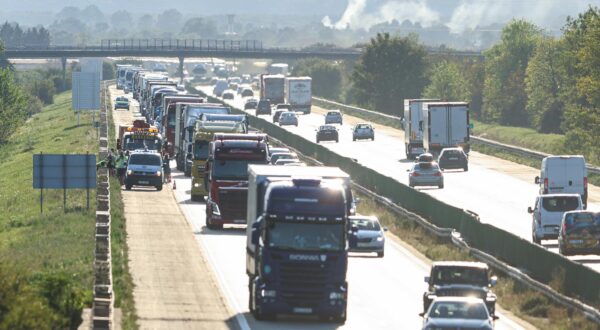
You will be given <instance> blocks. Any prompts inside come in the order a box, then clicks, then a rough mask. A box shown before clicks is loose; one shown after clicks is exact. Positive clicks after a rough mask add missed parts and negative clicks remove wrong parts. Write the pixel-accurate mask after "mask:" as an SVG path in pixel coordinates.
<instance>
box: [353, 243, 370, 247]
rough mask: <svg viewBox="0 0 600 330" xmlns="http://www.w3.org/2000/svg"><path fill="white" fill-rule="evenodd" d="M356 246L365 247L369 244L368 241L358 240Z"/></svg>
mask: <svg viewBox="0 0 600 330" xmlns="http://www.w3.org/2000/svg"><path fill="white" fill-rule="evenodd" d="M356 246H358V247H367V246H369V243H360V242H359V243H356Z"/></svg>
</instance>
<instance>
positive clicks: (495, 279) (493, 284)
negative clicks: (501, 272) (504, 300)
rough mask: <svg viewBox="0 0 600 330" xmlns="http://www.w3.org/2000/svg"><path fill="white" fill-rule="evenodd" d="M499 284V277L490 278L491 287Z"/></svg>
mask: <svg viewBox="0 0 600 330" xmlns="http://www.w3.org/2000/svg"><path fill="white" fill-rule="evenodd" d="M497 283H498V277H497V276H492V277H491V278H490V285H491V286H495V285H496V284H497Z"/></svg>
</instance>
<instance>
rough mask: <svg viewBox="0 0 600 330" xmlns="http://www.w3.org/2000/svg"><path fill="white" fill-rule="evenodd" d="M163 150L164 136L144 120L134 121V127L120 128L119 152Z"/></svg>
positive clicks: (122, 126)
mask: <svg viewBox="0 0 600 330" xmlns="http://www.w3.org/2000/svg"><path fill="white" fill-rule="evenodd" d="M161 148H162V136H161V135H160V134H159V133H158V129H157V128H156V127H154V126H150V124H148V123H146V122H145V121H144V120H139V119H138V120H134V121H133V125H121V126H119V138H118V139H117V149H118V150H123V151H125V150H129V151H133V150H137V149H147V150H154V151H159V152H160V150H161Z"/></svg>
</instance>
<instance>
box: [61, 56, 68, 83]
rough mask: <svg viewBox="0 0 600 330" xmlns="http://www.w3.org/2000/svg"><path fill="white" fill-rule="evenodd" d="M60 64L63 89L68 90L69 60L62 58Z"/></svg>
mask: <svg viewBox="0 0 600 330" xmlns="http://www.w3.org/2000/svg"><path fill="white" fill-rule="evenodd" d="M60 64H61V65H62V89H63V91H64V90H66V89H67V58H66V57H61V58H60Z"/></svg>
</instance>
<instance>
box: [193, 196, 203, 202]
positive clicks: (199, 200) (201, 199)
mask: <svg viewBox="0 0 600 330" xmlns="http://www.w3.org/2000/svg"><path fill="white" fill-rule="evenodd" d="M191 200H192V201H193V202H202V201H203V200H204V195H192V196H191Z"/></svg>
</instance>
